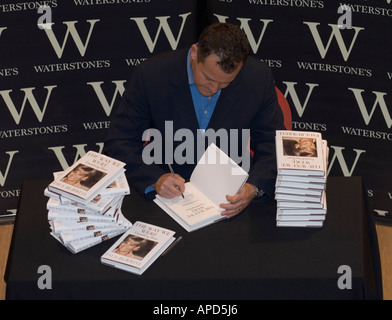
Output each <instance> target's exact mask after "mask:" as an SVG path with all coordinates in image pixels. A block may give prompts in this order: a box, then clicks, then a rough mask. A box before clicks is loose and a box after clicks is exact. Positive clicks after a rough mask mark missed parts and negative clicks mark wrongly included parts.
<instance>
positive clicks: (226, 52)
mask: <svg viewBox="0 0 392 320" xmlns="http://www.w3.org/2000/svg"><path fill="white" fill-rule="evenodd" d="M248 55H249V42H248V39H247V37H246V35H245V33H244V32H243V31H242V30H241V29H240V28H239V27H238V26H235V25H232V24H229V23H214V24H212V25H210V26H208V27H207V28H206V29H205V30H204V31H203V32H202V34H201V35H200V38H199V42H198V45H193V46H192V48H191V67H192V72H193V81H194V83H195V85H196V86H197V88H198V89H199V91H200V93H201V94H202V95H204V96H212V95H213V94H215V93H216V92H217V91H218V90H220V89H223V88H225V87H227V86H228V85H229V84H230V83H231V82H232V81H233V80H234V79H235V77H236V76H237V74H238V73H239V72H240V71H241V68H242V66H243V64H244V63H245V61H246V59H247V57H248Z"/></svg>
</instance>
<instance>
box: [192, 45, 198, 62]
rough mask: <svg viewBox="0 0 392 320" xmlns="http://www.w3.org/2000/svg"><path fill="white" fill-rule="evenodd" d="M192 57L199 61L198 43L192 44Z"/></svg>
mask: <svg viewBox="0 0 392 320" xmlns="http://www.w3.org/2000/svg"><path fill="white" fill-rule="evenodd" d="M191 59H192V60H193V61H196V62H197V45H196V44H192V46H191Z"/></svg>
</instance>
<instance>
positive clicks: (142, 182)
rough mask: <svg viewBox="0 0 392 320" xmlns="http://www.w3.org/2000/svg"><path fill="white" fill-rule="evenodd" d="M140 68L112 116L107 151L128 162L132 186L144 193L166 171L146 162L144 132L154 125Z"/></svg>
mask: <svg viewBox="0 0 392 320" xmlns="http://www.w3.org/2000/svg"><path fill="white" fill-rule="evenodd" d="M145 97H146V95H145V89H144V86H143V78H142V74H141V69H140V67H137V68H135V70H134V72H133V74H132V77H131V80H130V83H129V86H128V87H127V89H126V90H125V92H124V95H123V97H122V101H121V103H120V105H119V107H118V109H117V111H116V113H115V114H114V116H113V118H112V119H111V124H110V131H109V136H108V139H107V140H106V142H105V147H104V153H105V154H107V155H108V156H110V157H113V158H115V159H118V160H121V161H123V162H125V163H126V176H127V179H128V182H129V183H130V185H132V187H133V188H135V189H136V191H138V192H139V193H140V194H141V195H144V191H145V189H146V188H147V187H148V186H150V185H152V184H153V183H155V182H156V181H157V179H158V178H159V177H160V176H161V175H162V174H164V173H165V172H164V171H163V170H162V169H161V168H160V167H159V166H158V165H155V164H151V165H148V164H146V163H145V162H144V161H143V139H142V137H143V134H146V133H147V132H148V129H149V128H150V124H151V118H150V113H149V105H148V102H147V100H146V98H145Z"/></svg>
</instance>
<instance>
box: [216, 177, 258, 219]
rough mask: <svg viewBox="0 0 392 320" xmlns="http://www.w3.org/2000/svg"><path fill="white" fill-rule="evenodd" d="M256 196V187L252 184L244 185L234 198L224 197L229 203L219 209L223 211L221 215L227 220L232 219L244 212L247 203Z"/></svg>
mask: <svg viewBox="0 0 392 320" xmlns="http://www.w3.org/2000/svg"><path fill="white" fill-rule="evenodd" d="M255 196H256V187H255V186H254V185H252V184H249V183H245V185H244V186H243V187H242V189H241V191H240V192H239V193H237V194H236V195H234V196H226V199H227V201H228V202H229V203H222V204H221V205H220V207H221V208H223V209H225V211H223V212H222V215H225V216H227V218H232V217H234V216H235V215H237V214H239V213H240V212H241V211H242V210H244V209H245V208H246V207H247V206H248V205H249V203H250V202H251V201H252V200H253V199H254V198H255Z"/></svg>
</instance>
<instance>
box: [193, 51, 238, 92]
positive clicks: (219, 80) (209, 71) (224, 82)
mask: <svg viewBox="0 0 392 320" xmlns="http://www.w3.org/2000/svg"><path fill="white" fill-rule="evenodd" d="M190 58H191V68H192V72H193V82H194V84H195V85H196V87H197V89H198V90H199V92H200V93H201V94H202V95H203V96H206V97H211V96H212V95H214V94H215V93H217V92H218V91H219V90H221V89H224V88H226V87H227V86H228V85H229V84H230V83H231V82H232V81H233V80H234V79H235V77H236V76H237V75H238V73H239V72H240V71H241V68H242V63H241V64H240V65H239V66H238V67H237V69H236V70H234V72H232V73H230V74H229V73H226V72H224V71H223V70H222V69H221V67H220V66H219V64H218V61H219V60H218V57H217V56H216V55H215V54H211V55H209V56H208V57H207V58H205V60H204V61H203V62H198V61H197V46H196V45H192V47H191V55H190Z"/></svg>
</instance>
